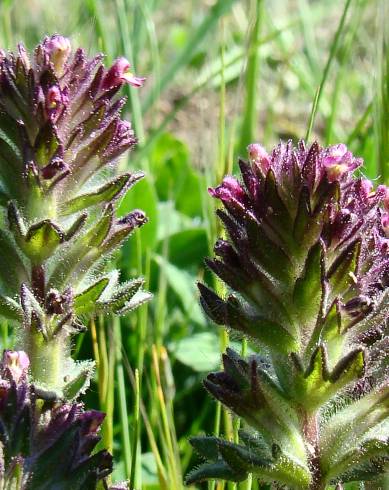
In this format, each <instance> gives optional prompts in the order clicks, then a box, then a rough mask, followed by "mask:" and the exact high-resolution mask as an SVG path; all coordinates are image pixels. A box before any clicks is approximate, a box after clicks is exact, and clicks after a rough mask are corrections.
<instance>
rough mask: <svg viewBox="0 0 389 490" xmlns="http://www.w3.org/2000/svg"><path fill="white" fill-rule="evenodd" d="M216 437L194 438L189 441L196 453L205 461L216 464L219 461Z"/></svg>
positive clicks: (217, 439)
mask: <svg viewBox="0 0 389 490" xmlns="http://www.w3.org/2000/svg"><path fill="white" fill-rule="evenodd" d="M219 440H220V439H219V438H217V437H206V436H196V437H191V438H190V439H189V442H190V444H191V445H192V446H193V448H194V450H195V451H196V453H197V454H198V455H199V456H201V457H203V458H204V459H206V460H207V461H212V462H216V461H217V460H218V459H219V448H218V441H219Z"/></svg>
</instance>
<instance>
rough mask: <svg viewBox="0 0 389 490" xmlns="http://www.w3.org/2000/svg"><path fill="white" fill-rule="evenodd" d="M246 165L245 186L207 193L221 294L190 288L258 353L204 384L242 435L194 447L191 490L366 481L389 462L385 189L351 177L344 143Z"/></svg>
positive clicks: (255, 158) (254, 158)
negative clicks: (213, 208)
mask: <svg viewBox="0 0 389 490" xmlns="http://www.w3.org/2000/svg"><path fill="white" fill-rule="evenodd" d="M248 155H249V161H248V162H245V161H243V160H241V161H240V162H239V166H240V170H241V176H242V181H240V180H238V179H237V178H235V177H232V176H228V177H225V178H224V180H223V182H222V184H221V185H219V186H217V187H215V188H211V189H210V190H209V193H210V195H211V196H212V197H213V198H215V199H218V200H219V201H220V203H221V209H219V210H218V211H217V214H218V216H219V218H220V219H221V221H222V224H223V225H224V228H225V230H226V235H227V236H226V238H223V239H219V240H218V241H217V242H216V245H215V254H216V257H215V258H213V259H207V261H206V263H207V266H208V267H209V268H210V269H211V271H212V272H213V273H215V274H216V275H217V276H218V277H219V279H220V280H221V281H223V282H224V283H225V285H226V289H227V295H226V296H225V297H221V296H219V295H218V294H216V293H215V292H213V291H212V290H211V289H209V288H208V287H207V286H205V285H203V284H199V290H200V301H201V304H202V306H203V309H204V310H205V312H206V313H207V315H208V316H209V317H210V318H211V320H213V321H214V322H215V323H217V324H219V325H225V326H226V327H227V328H229V329H230V330H231V331H232V332H233V333H235V334H237V335H239V336H241V337H247V338H248V339H249V340H250V341H251V346H252V348H253V349H254V351H255V352H256V353H255V354H253V355H251V356H250V357H249V358H248V359H243V358H242V357H241V356H239V355H238V354H237V353H235V352H234V351H232V350H231V349H228V350H227V352H226V353H225V354H224V355H223V370H222V371H221V372H217V373H211V374H209V375H208V376H207V378H206V379H205V381H204V385H205V387H206V389H207V390H208V391H209V392H210V393H211V395H212V396H213V397H214V398H216V399H217V400H219V401H220V402H222V403H223V404H224V405H225V406H226V407H227V409H229V410H231V411H232V412H233V413H235V414H236V415H238V416H240V417H241V418H242V422H243V424H244V430H243V431H242V432H241V433H240V442H239V444H237V443H234V444H232V443H230V442H227V441H225V440H223V439H218V438H209V437H206V438H194V439H193V440H192V441H191V442H192V445H193V446H194V448H195V449H196V451H198V452H199V454H200V455H201V456H202V457H204V458H205V460H206V463H204V464H203V465H202V466H200V467H199V468H198V469H196V470H195V471H193V472H192V473H191V474H190V475H189V476H188V483H194V482H196V481H202V480H207V479H224V480H230V481H242V480H244V479H245V478H246V477H247V475H248V473H252V474H253V476H254V477H255V478H257V479H258V480H259V481H261V482H268V483H271V482H275V483H276V485H277V488H278V486H280V487H281V486H282V487H283V486H286V487H287V488H291V489H296V490H297V489H299V490H301V489H307V490H319V489H324V488H327V485H338V487H339V486H340V487H341V486H342V484H343V483H345V482H349V481H359V480H366V481H370V480H373V479H374V478H376V477H377V476H378V475H379V474H380V473H382V472H383V471H384V468H385V464H387V462H388V449H389V446H388V441H389V433H388V431H387V427H388V424H387V421H388V416H389V404H388V393H387V392H388V386H387V385H388V377H387V376H388V371H387V367H385V362H386V361H385V359H386V360H387V356H388V353H389V352H388V346H387V344H388V342H387V340H388V337H387V334H388V332H387V324H388V318H389V302H388V297H389V239H388V238H389V237H388V228H389V219H388V216H389V215H388V207H389V204H388V202H389V201H388V195H389V189H388V188H387V187H385V186H378V188H377V189H376V190H374V188H373V184H372V183H371V182H370V181H368V180H366V179H362V178H360V177H358V176H355V175H354V174H353V172H354V171H355V170H356V169H358V168H359V167H360V166H361V165H362V160H361V159H359V158H355V157H354V156H353V155H352V153H351V152H350V151H349V150H348V149H347V147H346V145H344V144H338V145H333V146H330V147H328V148H322V147H320V146H319V145H318V144H317V143H313V144H312V145H311V146H310V147H307V146H306V144H305V143H304V142H303V141H301V142H299V144H298V145H297V147H293V146H292V144H291V142H288V143H287V144H284V143H280V144H279V145H278V146H277V147H276V148H274V150H273V151H272V152H271V153H270V154H268V153H267V152H266V151H265V150H264V148H263V147H262V146H261V145H259V144H257V143H255V144H252V145H250V146H249V147H248ZM378 353H379V354H378ZM386 363H387V362H386ZM335 406H337V407H341V408H338V409H337V410H334V407H335Z"/></svg>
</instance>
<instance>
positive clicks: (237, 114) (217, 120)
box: [0, 0, 389, 490]
mask: <svg viewBox="0 0 389 490" xmlns="http://www.w3.org/2000/svg"><path fill="white" fill-rule="evenodd" d="M388 8H389V3H388V2H387V1H386V0H181V1H179V2H173V1H169V0H1V2H0V45H1V47H2V48H3V49H7V50H8V49H10V50H13V49H15V47H16V44H17V43H18V42H20V41H22V42H23V43H24V44H25V45H26V47H27V48H28V49H33V47H34V46H35V44H37V43H38V41H39V40H40V39H41V38H42V37H43V36H44V35H46V34H53V33H56V32H57V33H60V34H62V35H65V36H68V37H70V38H71V40H72V43H73V46H74V47H77V46H83V47H85V48H86V50H87V52H88V53H89V54H90V55H93V54H95V53H96V52H100V51H101V52H103V53H105V54H106V65H109V64H110V63H112V61H113V60H114V59H115V58H116V57H118V56H125V57H127V58H128V59H129V60H130V61H131V63H132V64H133V67H134V70H133V71H135V73H136V74H137V75H139V76H145V77H146V78H147V81H146V83H145V86H144V87H143V88H141V89H138V90H136V89H132V88H130V87H127V88H126V90H127V95H128V103H127V105H126V107H125V116H126V118H127V119H129V120H131V121H132V124H133V126H134V129H135V132H136V134H137V136H138V139H139V143H138V147H137V149H136V150H135V151H133V152H132V153H131V154H130V155H129V156H128V158H127V159H122V160H121V161H120V162H119V166H120V167H121V168H130V169H142V170H144V171H145V172H146V174H147V176H146V178H145V179H144V180H143V181H141V182H140V183H138V184H137V185H136V187H135V188H133V189H132V190H131V191H130V192H129V193H128V195H127V196H126V197H124V199H123V200H122V203H121V207H120V213H121V214H123V215H124V214H126V213H127V212H129V211H130V210H132V209H133V208H141V209H143V210H145V211H146V212H147V214H148V216H149V220H150V221H149V223H148V224H147V225H146V226H144V228H142V229H141V230H140V231H138V232H137V233H136V234H134V235H133V236H132V237H131V238H130V240H129V241H128V243H126V245H125V246H124V247H123V249H122V251H121V253H120V254H118V255H117V256H116V257H115V260H116V261H117V263H118V264H119V266H120V268H121V270H122V277H123V279H126V278H130V277H134V276H137V275H143V276H144V277H145V278H146V282H147V287H148V288H149V289H150V290H151V291H152V292H153V293H154V299H153V301H152V302H151V303H150V304H149V305H147V306H143V307H142V308H141V309H140V310H139V311H137V312H134V313H133V314H132V315H129V316H127V317H125V318H122V319H120V320H118V319H114V318H98V319H96V321H95V322H93V323H92V324H91V325H90V328H89V330H88V331H87V332H86V333H84V334H81V335H80V336H79V337H78V341H77V343H76V344H75V345H74V357H75V358H76V359H83V358H86V359H88V358H94V359H95V361H96V365H97V370H96V376H95V381H94V383H93V386H92V389H91V390H90V392H89V394H88V396H87V397H86V399H85V402H86V404H87V405H88V406H90V407H93V408H100V409H101V410H103V411H105V412H106V413H107V417H106V420H105V423H104V427H103V432H102V436H103V438H102V439H103V440H102V445H104V446H105V447H108V448H109V449H110V450H112V451H113V453H114V456H115V461H116V466H115V471H114V475H113V481H118V480H125V479H130V478H131V485H132V488H136V489H138V490H140V489H144V490H154V489H162V490H176V489H182V488H183V475H185V473H187V472H188V470H189V469H190V468H191V467H193V465H195V464H197V462H198V460H197V459H196V456H194V455H193V454H192V451H191V447H190V445H189V443H188V437H189V436H190V435H194V434H199V433H201V432H203V433H208V434H212V433H223V434H226V435H227V437H231V438H232V437H233V436H234V428H236V424H237V421H236V420H233V419H232V418H231V416H230V414H228V413H224V412H223V410H222V409H221V407H220V406H219V405H217V404H216V403H215V402H214V401H212V400H211V399H210V397H209V396H208V395H207V394H206V393H205V390H204V389H203V387H202V383H201V381H202V378H203V377H204V376H205V373H207V372H208V371H211V370H215V369H217V367H218V365H219V364H220V352H221V351H223V350H224V349H225V347H226V345H227V344H232V345H233V347H234V348H236V349H238V350H240V349H241V347H240V342H239V339H236V338H234V339H229V338H228V335H227V334H226V333H225V332H223V331H222V330H219V329H218V328H217V327H215V326H214V325H211V324H210V323H209V322H208V321H207V320H206V318H205V317H204V315H203V314H202V312H201V309H200V307H199V304H198V299H197V297H198V295H197V292H196V282H197V281H198V280H203V279H204V280H205V281H207V282H212V281H213V280H214V279H213V278H211V277H210V276H209V274H208V272H207V271H205V270H204V266H203V259H204V257H205V256H207V255H210V254H212V247H213V243H214V242H215V240H216V238H217V236H218V225H217V223H216V221H215V218H214V209H213V203H212V202H211V199H210V198H209V196H208V193H207V187H208V186H212V185H215V184H216V183H217V182H219V181H220V180H221V179H222V176H223V175H224V174H226V173H234V172H235V170H236V162H237V158H238V156H241V157H246V147H247V145H248V144H249V143H251V142H260V143H261V144H262V145H263V146H265V147H267V148H268V149H270V147H271V146H272V145H274V144H276V143H277V142H278V141H279V140H280V139H283V140H285V139H292V140H294V141H297V140H298V139H299V138H307V139H308V140H309V141H313V140H314V139H317V140H318V141H319V142H320V143H321V144H323V145H327V144H334V143H339V142H344V143H347V145H348V146H349V147H350V149H351V150H352V151H353V152H354V154H356V155H358V156H362V157H363V158H364V160H365V167H364V168H363V170H362V172H363V173H364V174H365V175H366V176H368V177H369V178H372V179H374V180H375V181H376V183H379V182H385V181H386V183H388V180H389V164H388V162H389V116H388V99H389V58H388V44H387V39H385V35H387V33H385V27H386V24H387V22H388V15H387V14H388ZM11 342H12V340H10V339H7V338H3V339H2V343H3V345H4V346H6V345H7V343H8V344H9V343H11ZM204 488H209V489H215V490H216V489H223V488H227V486H226V487H224V486H223V484H221V483H218V484H215V483H210V484H208V485H204ZM258 488H268V487H263V486H262V487H259V486H258V484H257V483H255V482H253V483H252V482H245V483H242V484H240V485H239V486H236V485H233V484H231V485H230V486H228V490H230V489H231V490H232V489H240V490H250V489H252V490H258ZM269 488H270V487H269ZM348 488H350V489H351V488H359V487H352V486H349V487H348Z"/></svg>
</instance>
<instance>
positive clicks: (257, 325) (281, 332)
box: [226, 296, 299, 354]
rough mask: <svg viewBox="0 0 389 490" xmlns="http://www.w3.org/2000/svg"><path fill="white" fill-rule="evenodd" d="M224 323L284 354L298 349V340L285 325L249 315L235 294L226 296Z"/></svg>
mask: <svg viewBox="0 0 389 490" xmlns="http://www.w3.org/2000/svg"><path fill="white" fill-rule="evenodd" d="M226 323H227V325H228V326H230V327H232V328H233V329H235V330H238V331H240V332H242V333H244V334H246V335H248V336H249V337H250V338H252V339H254V340H256V341H257V342H259V343H260V344H264V345H265V346H269V347H271V348H273V349H274V350H275V351H277V352H281V353H284V354H286V353H290V352H293V351H298V350H299V348H298V341H297V340H296V339H295V338H294V337H293V335H292V334H291V333H290V332H289V331H288V330H287V329H286V327H284V326H283V325H281V324H280V323H277V322H276V321H273V320H272V319H270V318H266V317H261V316H260V315H250V314H249V313H248V312H246V310H245V308H244V306H242V305H241V303H240V302H239V300H238V299H237V298H236V297H235V296H230V297H229V298H228V301H227V322H226Z"/></svg>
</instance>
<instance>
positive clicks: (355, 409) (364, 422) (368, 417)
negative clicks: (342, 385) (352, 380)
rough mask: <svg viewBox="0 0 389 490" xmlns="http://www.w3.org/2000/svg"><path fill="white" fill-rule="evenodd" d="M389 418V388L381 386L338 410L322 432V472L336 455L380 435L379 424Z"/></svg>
mask: <svg viewBox="0 0 389 490" xmlns="http://www.w3.org/2000/svg"><path fill="white" fill-rule="evenodd" d="M388 416H389V387H388V386H384V387H381V388H379V389H377V390H376V391H373V392H372V393H369V394H368V395H365V396H363V397H362V398H360V399H358V400H355V401H351V402H350V403H349V404H348V405H347V406H345V407H344V408H343V409H340V410H337V411H336V412H335V414H334V415H332V417H330V418H329V419H328V420H327V421H326V424H325V425H324V427H323V428H322V430H321V437H320V441H321V443H320V444H321V447H320V453H321V461H322V467H323V469H325V471H329V470H330V468H331V467H332V466H333V465H334V464H335V463H336V461H337V459H338V457H339V455H342V454H344V453H345V452H347V451H349V450H350V448H352V447H356V446H359V445H361V444H363V443H364V441H365V440H366V434H368V435H369V437H370V438H375V437H377V436H381V435H382V425H381V424H382V422H383V421H384V420H385V419H387V418H388Z"/></svg>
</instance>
